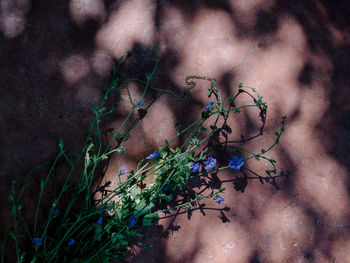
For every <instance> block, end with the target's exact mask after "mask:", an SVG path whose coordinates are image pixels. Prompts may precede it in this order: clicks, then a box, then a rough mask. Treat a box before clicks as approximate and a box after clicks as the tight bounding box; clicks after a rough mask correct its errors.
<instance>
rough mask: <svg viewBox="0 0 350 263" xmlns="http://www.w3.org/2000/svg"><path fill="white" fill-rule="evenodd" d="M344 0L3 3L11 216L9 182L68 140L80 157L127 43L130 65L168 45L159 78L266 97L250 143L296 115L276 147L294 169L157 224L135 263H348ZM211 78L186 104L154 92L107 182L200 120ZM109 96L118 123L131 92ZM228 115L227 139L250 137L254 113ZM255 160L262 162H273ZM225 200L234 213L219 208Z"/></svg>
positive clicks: (1, 81)
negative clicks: (245, 89)
mask: <svg viewBox="0 0 350 263" xmlns="http://www.w3.org/2000/svg"><path fill="white" fill-rule="evenodd" d="M349 8H350V7H349V5H348V3H347V1H334V0H332V1H331V0H322V1H321V0H308V1H305V0H297V1H282V0H270V1H262V0H261V1H260V0H231V1H228V0H227V1H225V0H222V1H204V0H203V1H182V0H179V1H163V0H160V1H150V0H144V1H137V0H129V1H110V0H87V1H86V0H69V1H68V0H56V1H45V0H33V1H30V0H1V1H0V61H1V67H0V86H1V89H2V91H1V96H0V109H1V110H0V112H1V115H0V120H1V127H0V133H1V134H0V135H1V136H0V143H1V147H2V149H1V153H0V160H1V171H0V173H1V174H0V179H1V183H0V185H1V191H0V204H1V205H0V207H1V218H2V221H4V223H6V221H7V220H6V219H7V217H8V210H6V209H5V207H6V206H7V203H8V194H9V191H10V182H11V180H12V179H13V178H17V179H18V180H19V181H20V180H21V178H22V177H23V175H24V174H25V173H26V172H28V170H29V169H30V168H32V167H33V166H34V165H36V164H38V163H39V162H41V161H43V160H45V159H47V158H53V157H54V156H55V153H56V151H57V146H56V145H57V141H58V139H59V138H63V140H64V141H65V144H66V145H67V146H68V148H69V150H70V151H71V153H72V154H76V153H77V151H78V150H79V147H80V146H81V143H82V142H83V139H84V135H85V134H86V128H87V127H88V124H89V121H90V119H91V116H92V114H91V107H92V105H93V104H94V103H96V102H98V101H99V100H100V99H101V97H102V94H103V91H104V89H105V88H106V87H107V85H108V81H109V70H110V68H111V67H112V66H113V65H114V63H115V60H117V59H118V58H119V57H120V56H121V55H124V54H125V52H126V51H127V50H130V51H132V55H131V57H130V59H129V60H128V61H127V64H126V68H127V70H128V72H132V74H135V75H140V74H141V73H142V72H143V73H144V72H147V71H150V70H151V69H152V54H153V51H154V47H155V45H156V44H157V43H159V44H160V50H159V54H160V58H161V61H160V67H159V69H158V71H157V74H156V76H155V82H154V85H157V86H160V87H162V88H166V89H171V90H173V91H174V92H177V93H178V94H180V92H181V91H182V90H184V88H185V85H184V79H185V77H186V76H187V75H191V74H197V75H205V76H208V77H212V78H216V79H217V80H218V83H219V85H220V87H221V88H222V92H223V93H224V94H225V95H227V94H229V92H230V91H232V89H233V88H234V87H236V86H237V84H238V83H239V82H244V83H245V84H246V85H249V86H252V87H255V88H257V89H258V91H259V92H260V93H261V94H262V95H263V96H264V99H265V100H266V101H267V102H268V105H269V108H268V116H267V117H268V118H267V122H266V129H265V136H264V137H259V138H258V139H256V140H254V141H253V142H252V143H250V144H249V146H247V147H249V149H252V150H257V151H259V149H260V148H259V147H261V145H267V144H268V143H271V140H272V139H271V138H273V136H274V135H273V133H274V131H276V130H278V128H279V122H280V118H281V116H282V115H286V116H287V131H286V133H285V135H284V136H283V137H282V140H281V141H280V144H279V145H278V147H277V148H276V149H275V150H274V151H273V152H271V154H270V155H271V157H274V158H275V159H276V160H277V161H278V168H279V171H280V172H281V171H283V172H284V174H289V176H282V177H281V178H279V179H277V180H276V183H277V185H278V189H277V188H276V187H274V186H273V185H271V184H263V185H262V184H260V183H259V181H258V180H249V181H248V186H247V187H246V189H245V191H244V193H241V192H239V191H235V189H234V188H233V185H232V183H226V184H225V187H226V189H227V191H226V192H225V195H224V196H223V197H224V198H225V202H224V203H222V204H221V205H218V204H216V203H215V202H214V201H212V200H209V201H207V202H206V207H208V208H215V209H211V210H210V209H207V210H205V216H204V215H203V214H201V213H200V212H199V211H194V212H193V215H192V217H191V218H190V220H189V219H188V218H187V216H186V214H182V215H178V216H177V217H175V218H167V219H164V220H162V221H161V226H159V227H155V228H154V229H153V230H152V232H153V234H152V236H153V239H152V243H153V248H151V249H150V250H147V251H141V252H140V253H139V254H138V255H136V257H135V258H133V259H132V260H131V262H134V263H136V262H138V263H139V262H159V263H161V262H170V263H176V262H193V263H199V262H200V263H206V262H218V263H224V262H230V263H231V262H234V263H235V262H255V263H256V262H339V263H345V262H350V208H349V207H350V206H349V205H350V188H349V183H350V180H349V168H350V165H349V164H350V154H349V142H350V118H349V117H350V116H349V113H350V106H349V105H350V103H349V98H350V91H349V84H350V75H349V68H350V35H349V34H350V31H349V25H350V21H349V18H350V12H349ZM206 88H207V86H206V83H205V82H200V83H199V84H198V85H197V87H196V88H195V89H194V90H193V92H192V95H191V98H190V100H189V101H187V102H178V101H176V100H175V99H174V98H172V97H171V96H161V97H160V98H159V99H158V100H156V101H155V103H153V104H152V105H151V106H150V108H149V109H148V113H147V115H146V116H145V118H144V119H143V120H142V121H141V122H140V123H139V124H138V126H137V127H136V128H135V129H134V131H133V132H134V133H132V134H131V137H130V140H129V141H128V142H127V144H126V145H125V147H126V148H127V151H128V153H127V154H126V155H125V156H123V158H122V159H117V160H114V163H113V164H112V165H111V167H110V169H109V170H108V173H107V176H108V179H113V175H114V174H115V169H118V167H120V165H126V166H127V167H129V168H132V167H133V166H134V165H135V160H137V159H138V158H141V157H144V156H146V155H148V154H149V153H151V152H153V151H154V150H155V149H157V148H158V147H159V146H161V145H162V143H163V142H164V139H166V138H171V137H172V136H173V135H174V133H175V130H174V129H173V123H174V122H175V121H179V122H182V123H188V122H189V120H191V119H194V118H196V114H197V113H198V112H200V110H201V109H202V108H203V107H204V106H205V104H206V103H207V100H208V99H207V97H206ZM132 92H134V94H139V93H140V92H141V91H140V89H139V88H137V87H135V88H134V89H133V90H132ZM154 96H156V94H153V93H151V94H150V95H149V96H148V97H147V98H146V100H145V103H146V105H148V103H150V102H151V101H152V98H154ZM111 100H112V101H113V103H115V104H116V105H117V106H118V108H117V113H118V114H116V115H117V116H115V118H114V119H113V120H110V121H109V123H108V124H107V125H106V127H117V125H118V123H120V121H121V120H122V118H123V117H124V116H125V114H126V113H127V111H126V109H127V108H126V105H127V97H126V94H125V93H123V92H122V93H121V94H119V96H116V97H114V98H111ZM233 123H234V126H231V128H232V129H233V133H232V134H231V136H232V137H235V136H236V137H235V138H239V137H240V134H242V133H243V134H252V133H254V129H255V128H256V124H255V123H256V112H253V111H247V112H245V113H244V118H241V119H239V120H236V121H233ZM247 166H248V167H249V168H250V169H252V170H254V171H255V172H257V173H260V174H263V173H264V170H265V163H264V162H260V163H258V162H254V161H252V162H249V163H247ZM218 176H219V177H220V179H222V180H229V179H230V178H232V177H233V176H235V175H233V174H230V173H220V174H219V175H218ZM31 204H32V203H31V202H30V200H28V204H27V206H28V208H27V209H31V208H30V207H31ZM224 206H227V207H229V208H230V210H229V211H226V212H224V214H225V216H226V217H227V220H222V219H220V218H219V216H220V217H222V215H221V212H220V210H219V209H221V208H223V207H224ZM223 221H225V223H224V222H223ZM169 225H171V228H170V229H169V231H167V232H168V235H167V236H166V235H164V231H165V230H166V229H168V227H169ZM161 230H164V231H161ZM3 232H4V228H1V236H2V235H3ZM164 236H166V238H165V237H164ZM1 239H2V238H1Z"/></svg>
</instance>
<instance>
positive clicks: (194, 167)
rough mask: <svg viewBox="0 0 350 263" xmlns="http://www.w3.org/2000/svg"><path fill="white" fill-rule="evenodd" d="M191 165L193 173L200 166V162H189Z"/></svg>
mask: <svg viewBox="0 0 350 263" xmlns="http://www.w3.org/2000/svg"><path fill="white" fill-rule="evenodd" d="M191 166H192V173H195V172H197V171H198V170H199V168H200V167H201V164H200V163H191Z"/></svg>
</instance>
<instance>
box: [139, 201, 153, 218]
mask: <svg viewBox="0 0 350 263" xmlns="http://www.w3.org/2000/svg"><path fill="white" fill-rule="evenodd" d="M154 206H155V205H154V204H153V203H149V204H147V203H146V201H145V200H141V201H140V203H138V204H137V206H136V208H135V211H136V213H135V214H136V215H137V216H142V215H144V214H147V213H149V212H151V210H152V209H153V207H154Z"/></svg>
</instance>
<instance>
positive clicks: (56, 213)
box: [49, 208, 61, 217]
mask: <svg viewBox="0 0 350 263" xmlns="http://www.w3.org/2000/svg"><path fill="white" fill-rule="evenodd" d="M49 211H50V215H51V216H53V217H56V216H59V215H60V213H61V212H60V210H58V209H53V208H50V209H49Z"/></svg>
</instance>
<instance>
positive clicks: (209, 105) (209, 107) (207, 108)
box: [205, 101, 214, 111]
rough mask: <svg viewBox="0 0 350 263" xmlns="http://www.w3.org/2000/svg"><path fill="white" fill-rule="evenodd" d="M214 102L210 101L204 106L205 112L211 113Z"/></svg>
mask: <svg viewBox="0 0 350 263" xmlns="http://www.w3.org/2000/svg"><path fill="white" fill-rule="evenodd" d="M213 104H214V102H212V101H209V102H208V103H207V105H205V110H206V111H211V110H212V109H214V105H213Z"/></svg>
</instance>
